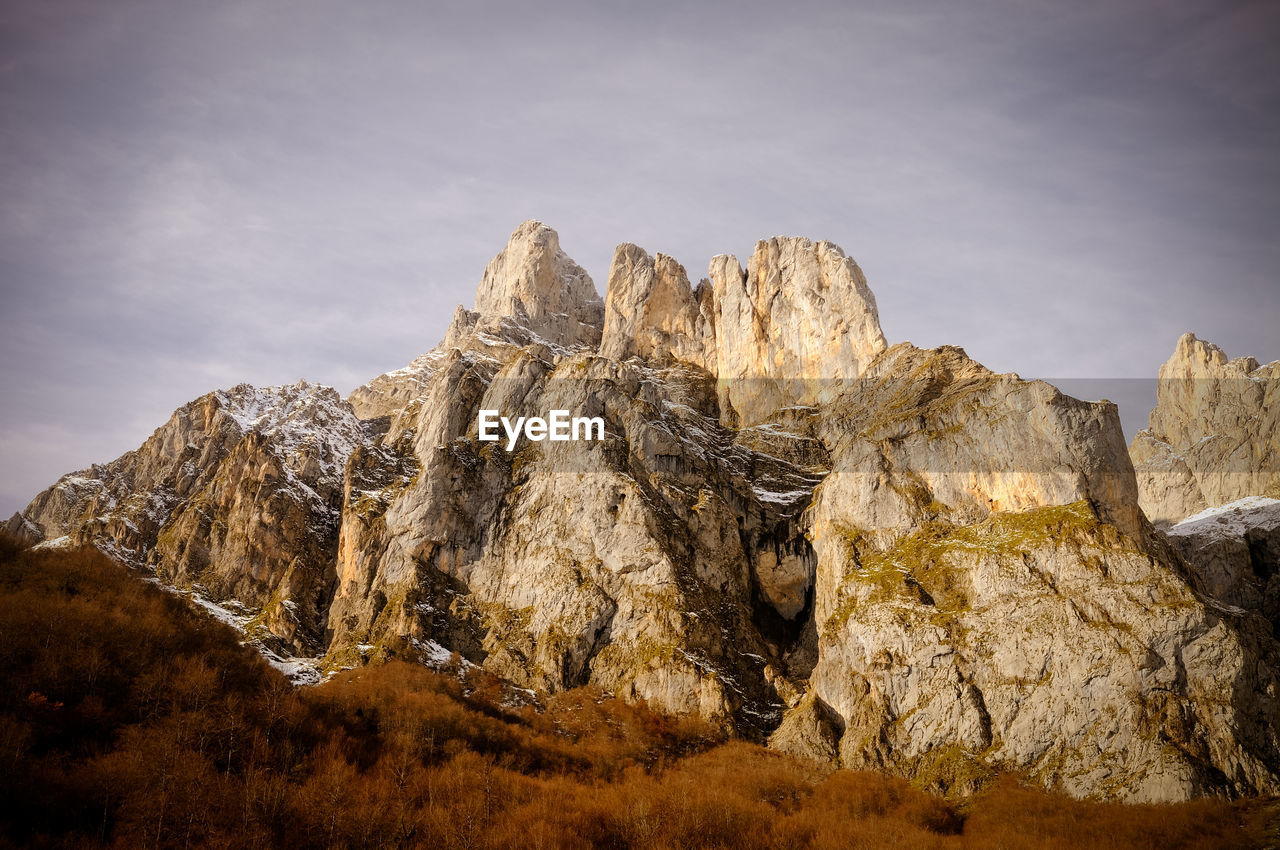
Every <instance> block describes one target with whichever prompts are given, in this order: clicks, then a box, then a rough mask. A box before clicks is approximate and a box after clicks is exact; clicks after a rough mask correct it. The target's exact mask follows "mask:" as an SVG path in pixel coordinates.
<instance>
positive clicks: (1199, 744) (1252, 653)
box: [780, 345, 1277, 800]
mask: <svg viewBox="0 0 1280 850" xmlns="http://www.w3.org/2000/svg"><path fill="white" fill-rule="evenodd" d="M822 435H823V439H824V442H825V443H826V444H828V446H829V447H830V449H831V456H832V464H831V473H830V474H829V475H828V476H827V477H826V478H825V479H824V481H823V482H822V484H820V485H819V486H818V488H817V491H816V493H815V495H814V498H813V503H812V506H811V507H810V509H809V518H810V522H811V524H810V536H811V539H812V542H813V546H814V549H815V551H816V553H817V558H818V568H817V582H816V599H815V622H816V628H817V631H818V635H819V637H818V652H817V658H818V661H817V664H816V666H815V668H814V670H813V672H812V675H811V677H810V687H811V691H812V693H813V694H814V695H815V697H816V699H817V701H818V704H819V705H825V706H830V707H831V708H832V709H834V711H835V712H836V714H837V715H838V716H839V718H840V721H841V722H840V728H841V730H842V732H841V735H840V738H839V745H838V746H839V760H840V763H841V764H842V765H843V766H845V767H853V768H876V769H885V770H890V771H895V772H901V773H904V774H907V775H911V776H913V777H915V778H917V779H919V780H921V781H925V782H929V783H932V784H933V785H934V787H936V788H938V789H939V790H943V791H952V792H966V791H969V790H972V788H973V787H975V785H976V783H979V782H980V781H981V778H982V775H983V773H984V772H989V771H992V770H994V769H995V767H996V766H997V765H998V766H1003V767H1004V768H1005V769H1008V768H1014V769H1017V770H1018V771H1020V772H1021V773H1023V774H1024V775H1027V776H1029V777H1032V778H1034V779H1036V780H1037V781H1039V782H1042V783H1043V784H1045V785H1047V786H1050V787H1057V788H1061V789H1063V790H1065V791H1067V792H1069V793H1073V794H1079V795H1088V794H1097V793H1102V794H1105V795H1107V796H1115V797H1121V798H1124V799H1134V800H1167V799H1181V798H1184V797H1187V796H1193V795H1196V794H1205V793H1227V792H1230V791H1232V790H1233V789H1236V790H1238V789H1245V788H1247V789H1251V790H1255V791H1256V790H1262V789H1266V788H1270V787H1274V785H1275V774H1274V769H1275V755H1276V752H1277V749H1276V747H1277V740H1276V734H1275V728H1274V719H1275V718H1276V703H1275V701H1274V699H1275V681H1274V675H1273V672H1272V670H1269V669H1261V670H1260V669H1258V667H1257V658H1258V657H1259V653H1262V654H1263V655H1267V657H1270V655H1269V653H1271V652H1272V649H1273V647H1272V646H1271V645H1270V644H1269V642H1268V640H1267V639H1266V636H1264V635H1259V634H1258V633H1257V631H1256V629H1255V628H1254V627H1253V625H1251V624H1250V623H1249V622H1247V621H1245V620H1243V619H1242V618H1240V617H1236V616H1233V615H1231V614H1230V613H1224V612H1222V611H1219V610H1217V609H1215V608H1213V607H1212V606H1207V605H1205V604H1204V603H1203V602H1202V601H1200V600H1199V599H1198V598H1197V596H1196V595H1195V593H1194V592H1193V590H1192V588H1191V587H1190V586H1189V585H1188V583H1187V582H1186V581H1185V579H1184V578H1183V576H1182V574H1181V572H1180V567H1179V564H1178V561H1177V559H1176V558H1175V557H1174V556H1173V555H1172V553H1171V552H1169V551H1168V550H1167V547H1165V546H1164V544H1163V541H1162V539H1161V538H1160V537H1158V536H1157V535H1156V534H1155V533H1154V532H1153V530H1152V529H1151V528H1150V526H1148V525H1147V523H1146V521H1145V520H1144V519H1143V518H1142V516H1141V515H1140V514H1139V513H1138V511H1137V510H1136V487H1135V484H1134V480H1133V477H1132V472H1131V469H1130V467H1129V461H1128V457H1127V455H1126V453H1125V450H1124V443H1123V438H1122V435H1121V429H1120V423H1119V418H1118V415H1117V412H1116V410H1115V408H1114V406H1113V405H1110V404H1108V403H1097V404H1091V403H1087V402H1081V401H1077V400H1075V399H1071V398H1069V397H1066V396H1064V395H1062V394H1061V393H1060V392H1058V391H1057V390H1055V389H1054V388H1053V387H1051V386H1049V385H1047V384H1043V383H1040V382H1026V381H1021V380H1019V379H1018V378H1017V377H1016V376H1013V375H995V374H993V373H991V372H988V371H987V370H985V369H983V368H982V367H980V366H978V365H977V364H975V363H973V362H972V361H971V360H969V359H968V358H967V357H965V356H964V354H963V352H961V351H960V350H958V349H947V348H944V349H938V350H935V351H920V350H918V349H914V348H912V347H910V346H908V345H900V346H895V347H893V348H890V349H888V350H887V351H886V352H884V353H883V354H882V355H881V356H880V357H879V358H877V359H876V360H875V361H873V362H872V363H871V364H870V365H869V366H868V368H867V370H866V372H865V374H864V376H863V378H862V379H861V381H860V382H859V383H858V386H857V387H855V388H853V389H851V390H850V391H849V392H848V393H847V394H846V395H845V396H843V397H842V398H841V399H839V400H837V401H836V402H835V403H834V404H833V406H832V408H831V410H830V415H829V416H827V417H826V418H825V419H824V427H823V431H822ZM1272 669H1274V668H1272ZM1213 694H1230V695H1231V697H1230V699H1229V700H1227V704H1226V705H1224V704H1223V701H1222V700H1220V699H1219V698H1217V697H1211V696H1210V695H1213ZM806 711H808V709H805V708H803V707H798V708H796V709H792V711H791V712H790V713H789V714H788V718H787V719H786V720H784V724H783V727H782V729H787V728H788V724H789V723H790V721H791V717H790V715H791V714H795V713H797V712H801V713H803V712H806ZM810 725H812V724H811V723H810ZM780 731H781V730H780ZM810 736H811V737H812V733H811V734H810ZM820 754H821V749H820V751H819V753H817V755H820ZM1224 777H1225V778H1224Z"/></svg>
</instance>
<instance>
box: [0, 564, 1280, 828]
mask: <svg viewBox="0 0 1280 850" xmlns="http://www.w3.org/2000/svg"><path fill="white" fill-rule="evenodd" d="M504 694H506V695H509V694H510V692H509V691H508V690H505V689H504V688H503V687H502V686H501V684H500V683H499V682H498V681H497V680H495V679H493V678H492V677H491V676H488V675H487V674H485V673H483V672H482V671H478V670H475V669H469V670H468V671H465V672H461V673H458V672H457V671H453V672H449V673H448V674H445V675H442V674H437V673H433V672H431V671H429V670H426V669H424V668H421V667H416V666H412V665H407V664H402V663H391V664H388V665H386V666H383V667H378V668H367V669H363V670H353V671H348V672H347V673H344V674H342V675H340V676H338V677H336V678H334V679H333V680H332V681H330V682H328V683H326V684H324V685H321V686H319V687H317V688H312V689H295V688H293V687H292V686H290V685H289V684H288V683H287V682H286V681H285V680H284V679H283V678H282V677H281V676H280V675H279V674H278V673H277V672H276V671H274V670H273V669H271V668H270V667H269V666H268V665H267V664H266V663H265V662H263V661H262V659H261V658H260V657H259V656H258V655H257V654H256V653H255V652H253V651H252V650H250V649H247V648H245V647H241V646H240V645H239V641H238V636H237V635H236V634H235V633H234V632H233V631H232V630H231V629H229V628H227V627H225V626H223V625H221V624H219V623H217V622H214V621H212V620H210V619H208V618H207V617H205V616H204V615H202V614H200V613H197V612H195V611H192V610H191V609H190V608H188V606H187V605H186V604H185V603H184V602H183V601H182V600H180V599H178V598H176V597H174V596H172V595H170V594H167V593H165V592H164V591H162V590H160V589H158V588H156V587H154V586H151V585H148V584H146V583H144V582H143V581H141V580H140V579H139V578H138V577H137V576H136V575H135V574H132V573H130V572H129V571H128V570H126V569H124V568H123V567H120V566H119V565H117V564H115V563H113V562H111V561H109V560H108V559H106V558H105V557H103V556H102V555H100V554H98V553H96V552H94V551H91V550H74V551H58V552H44V551H29V550H24V549H23V548H22V547H21V546H19V545H18V544H16V543H15V542H14V541H12V540H8V539H3V540H0V846H3V845H5V844H6V843H8V844H11V845H13V846H37V847H39V846H66V847H130V848H131V847H177V846H210V847H277V846H279V847H323V848H331V847H332V848H345V847H418V846H421V847H460V848H498V847H533V848H561V847H565V848H575V847H582V848H586V847H626V848H686V847H690V848H693V847H724V848H734V847H761V848H788V847H817V848H837V847H839V848H849V847H922V848H929V847H938V848H951V847H955V848H970V847H972V848H977V847H1007V848H1013V847H1063V848H1066V847H1070V848H1072V850H1079V848H1105V847H1126V848H1127V847H1153V848H1154V847H1233V846H1238V847H1248V846H1256V845H1257V844H1258V843H1259V842H1260V841H1261V840H1262V838H1261V833H1260V832H1259V831H1258V830H1260V829H1261V825H1262V821H1263V820H1264V816H1265V815H1266V814H1268V813H1269V812H1271V811H1272V810H1273V805H1274V804H1273V803H1271V802H1267V801H1252V802H1247V803H1236V804H1226V803H1223V802H1219V801H1201V802H1197V803H1191V804H1185V805H1180V806H1120V805H1114V804H1110V805H1109V804H1101V803H1088V802H1080V801H1073V800H1067V799H1064V798H1061V797H1057V796H1053V795H1049V794H1045V793H1043V792H1040V791H1032V790H1028V789H1025V788H1021V787H1018V786H1017V785H1016V783H1013V782H1012V781H1004V782H1001V783H998V784H997V785H996V786H995V787H993V788H992V789H990V790H989V791H988V792H987V793H986V794H985V795H983V796H982V797H979V798H977V799H975V800H973V801H970V803H969V804H968V805H967V807H966V808H965V809H964V811H961V810H960V809H958V808H957V807H955V806H953V805H952V804H949V803H947V802H945V801H943V800H941V799H939V798H937V797H933V796H930V795H928V794H925V793H922V792H920V791H918V790H916V789H914V788H912V787H911V786H910V785H909V784H908V783H906V782H904V781H902V780H899V779H894V778H890V777H885V776H881V775H877V774H872V773H852V772H847V771H841V772H837V773H835V774H832V775H830V776H823V775H821V774H819V773H816V772H815V771H813V770H812V769H811V768H809V767H807V766H804V765H802V764H800V763H798V762H796V761H794V760H792V759H789V758H786V757H784V756H781V755H779V754H777V753H774V752H771V751H768V750H765V749H763V748H761V747H758V746H755V745H752V744H748V743H744V742H741V741H727V742H726V741H723V740H721V739H720V738H719V737H718V736H717V735H716V734H715V733H714V732H713V731H712V730H711V729H710V728H708V727H706V726H705V725H703V724H701V723H699V722H697V721H694V720H688V719H678V718H672V717H669V716H666V715H662V714H659V713H657V712H653V711H649V710H648V709H647V708H645V707H644V706H643V705H628V704H625V703H623V702H621V701H620V700H617V699H614V698H611V697H610V696H608V695H607V694H604V693H601V692H600V691H598V690H594V689H579V690H575V691H570V692H568V693H564V694H559V695H556V696H554V697H551V698H549V699H548V700H547V704H546V705H545V706H543V707H542V708H541V710H535V709H534V708H533V707H530V706H527V705H524V706H521V705H515V704H512V705H508V704H506V703H504Z"/></svg>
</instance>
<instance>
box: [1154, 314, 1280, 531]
mask: <svg viewBox="0 0 1280 850" xmlns="http://www.w3.org/2000/svg"><path fill="white" fill-rule="evenodd" d="M1129 451H1130V453H1131V454H1132V456H1133V464H1134V468H1135V471H1136V473H1137V478H1138V488H1139V497H1140V504H1141V505H1142V509H1143V510H1144V511H1146V513H1147V516H1148V517H1150V518H1151V521H1152V522H1155V523H1156V524H1157V525H1162V526H1163V525H1168V524H1170V523H1175V522H1178V521H1180V520H1182V519H1185V518H1186V517H1188V516H1190V515H1192V514H1194V513H1197V512H1198V511H1201V510H1204V509H1205V508H1207V507H1217V506H1219V505H1224V504H1226V503H1228V502H1232V501H1235V500H1236V499H1241V498H1244V497H1245V496H1272V497H1280V361H1275V362H1272V363H1268V364H1267V365H1265V366H1259V365H1258V361H1256V360H1254V359H1253V358H1252V357H1239V358H1236V359H1235V360H1230V359H1228V358H1227V355H1226V353H1224V352H1223V350H1222V349H1221V348H1219V347H1218V346H1216V345H1213V344H1212V343H1209V342H1205V341H1203V340H1200V339H1196V336H1195V334H1190V333H1187V334H1183V335H1182V337H1181V338H1180V339H1179V340H1178V345H1177V347H1176V348H1175V350H1174V352H1173V356H1172V357H1170V358H1169V360H1168V361H1167V362H1166V363H1165V364H1164V365H1163V366H1161V367H1160V376H1159V385H1158V387H1157V395H1156V406H1155V408H1154V409H1152V411H1151V418H1150V424H1149V425H1148V427H1147V428H1146V429H1145V430H1142V431H1139V432H1138V434H1137V435H1136V436H1135V437H1134V439H1133V443H1132V445H1131V446H1130V449H1129Z"/></svg>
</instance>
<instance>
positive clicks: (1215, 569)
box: [1169, 496, 1280, 635]
mask: <svg viewBox="0 0 1280 850" xmlns="http://www.w3.org/2000/svg"><path fill="white" fill-rule="evenodd" d="M1169 540H1170V542H1171V543H1173V545H1174V547H1175V548H1177V550H1178V551H1179V552H1180V553H1182V556H1183V557H1184V558H1186V560H1187V563H1189V564H1191V565H1192V567H1193V568H1194V569H1195V571H1196V574H1197V576H1198V578H1199V579H1200V580H1201V581H1202V582H1203V584H1204V590H1205V592H1206V593H1207V594H1209V596H1211V597H1212V598H1214V599H1216V600H1218V601H1219V602H1222V603H1224V604H1227V605H1231V606H1234V607H1237V608H1242V609H1244V610H1246V611H1252V612H1257V613H1259V614H1262V615H1263V616H1264V617H1266V618H1267V620H1268V621H1269V622H1270V623H1271V627H1272V630H1273V632H1274V633H1275V634H1276V635H1280V499H1268V498H1265V497H1259V496H1250V497H1248V498H1245V499H1240V500H1237V501H1235V502H1230V503H1228V504H1226V505H1222V506H1221V507H1217V508H1209V509H1207V510H1204V511H1201V512H1200V513H1198V514H1195V515H1194V516H1190V517H1187V518H1186V519H1184V520H1183V521H1182V522H1180V523H1178V524H1177V525H1175V526H1173V527H1172V528H1170V529H1169Z"/></svg>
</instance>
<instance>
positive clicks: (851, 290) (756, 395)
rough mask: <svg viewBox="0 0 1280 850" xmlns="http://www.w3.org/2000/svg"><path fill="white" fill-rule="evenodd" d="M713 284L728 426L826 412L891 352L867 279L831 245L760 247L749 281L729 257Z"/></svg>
mask: <svg viewBox="0 0 1280 850" xmlns="http://www.w3.org/2000/svg"><path fill="white" fill-rule="evenodd" d="M710 277H711V282H712V287H713V290H714V292H715V304H716V309H717V322H716V328H717V340H718V343H717V358H716V363H717V369H716V374H717V376H718V377H719V378H720V379H721V381H722V382H723V386H724V387H725V388H726V391H725V392H724V393H723V397H722V402H723V407H724V410H723V411H722V416H723V417H724V420H725V422H726V424H730V425H735V424H744V425H751V424H755V423H756V422H760V421H763V419H765V418H767V417H768V416H769V415H770V414H771V413H772V411H774V410H776V409H777V408H779V407H783V406H786V405H787V404H802V405H811V404H817V403H823V402H829V401H831V400H832V399H834V398H835V397H836V396H837V395H839V393H840V392H841V391H842V390H843V388H844V386H845V385H846V384H847V382H849V381H853V380H855V379H857V378H858V376H859V375H861V374H862V370H863V369H864V368H866V366H867V364H868V363H869V362H870V361H871V359H872V358H874V357H875V356H876V355H877V354H879V353H880V352H881V351H883V350H884V348H885V340H884V334H883V333H882V332H881V330H880V315H879V313H878V312H877V310H876V299H875V296H874V295H872V294H871V290H870V289H869V288H868V287H867V281H866V278H865V277H863V275H862V270H861V269H859V268H858V266H857V264H856V263H854V261H853V260H851V259H849V258H848V257H846V256H845V255H844V252H843V251H841V250H840V248H839V247H838V246H836V245H833V244H831V243H830V242H825V241H824V242H816V243H814V242H810V241H809V240H808V239H799V238H786V237H775V238H773V239H769V240H766V241H761V242H759V243H757V245H756V249H755V252H754V253H753V254H752V255H751V259H750V261H749V262H748V263H747V270H746V272H745V273H744V272H743V271H742V267H741V265H739V263H738V261H737V259H735V258H734V257H733V256H730V255H723V254H722V255H720V256H717V257H715V258H714V259H712V260H711V268H710Z"/></svg>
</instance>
